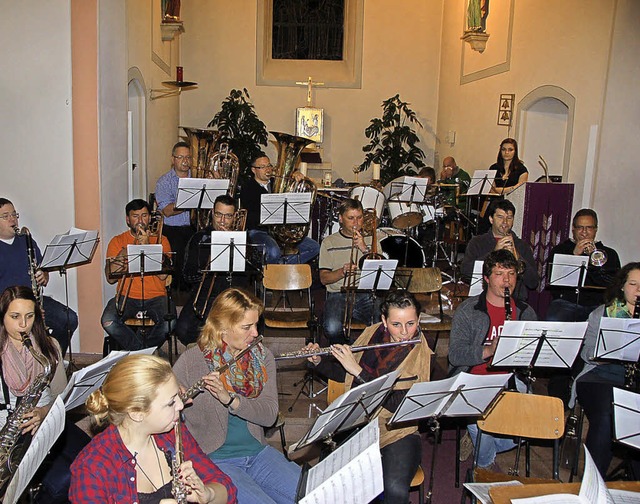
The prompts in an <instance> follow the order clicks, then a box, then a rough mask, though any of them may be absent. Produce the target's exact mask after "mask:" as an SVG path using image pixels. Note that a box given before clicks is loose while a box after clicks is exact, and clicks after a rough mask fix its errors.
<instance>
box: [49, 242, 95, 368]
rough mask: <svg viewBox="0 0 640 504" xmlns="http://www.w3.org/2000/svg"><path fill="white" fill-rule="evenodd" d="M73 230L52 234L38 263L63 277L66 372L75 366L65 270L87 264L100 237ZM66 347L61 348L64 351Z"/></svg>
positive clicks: (91, 258) (67, 281) (67, 280)
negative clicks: (66, 352)
mask: <svg viewBox="0 0 640 504" xmlns="http://www.w3.org/2000/svg"><path fill="white" fill-rule="evenodd" d="M74 231H79V232H73V233H72V231H71V230H69V231H68V232H67V233H65V234H61V235H56V236H54V238H53V240H51V243H50V244H49V245H47V246H46V247H45V249H44V255H43V256H42V261H41V263H40V269H42V270H43V271H58V272H59V273H60V276H61V277H63V278H64V302H65V306H66V315H67V317H66V318H67V339H68V341H69V344H68V349H69V368H68V370H67V373H70V372H72V371H73V369H74V368H76V365H75V362H74V360H73V350H72V349H71V337H72V336H73V334H71V328H70V327H69V279H68V277H67V270H68V269H69V268H76V267H78V266H83V265H85V264H89V263H90V262H91V261H92V260H93V255H94V254H95V252H96V249H97V248H98V242H99V241H100V238H99V236H98V231H82V230H79V229H78V230H74ZM65 350H66V349H64V348H63V349H62V351H63V352H64V351H65Z"/></svg>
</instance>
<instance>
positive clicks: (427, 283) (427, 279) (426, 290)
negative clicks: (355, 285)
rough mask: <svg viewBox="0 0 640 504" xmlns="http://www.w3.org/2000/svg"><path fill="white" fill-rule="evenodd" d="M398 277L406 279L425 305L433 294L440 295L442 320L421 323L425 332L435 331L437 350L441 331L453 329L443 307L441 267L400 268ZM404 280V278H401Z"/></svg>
mask: <svg viewBox="0 0 640 504" xmlns="http://www.w3.org/2000/svg"><path fill="white" fill-rule="evenodd" d="M398 272H399V275H397V277H398V278H400V279H404V280H405V281H407V282H408V285H402V287H404V288H405V289H407V290H408V291H409V292H411V293H412V294H413V295H414V296H415V297H416V299H417V300H418V301H419V302H420V304H422V305H423V307H424V306H425V305H426V304H427V303H428V302H429V300H430V299H431V298H432V296H433V294H437V296H438V317H439V318H440V322H434V323H423V324H420V329H422V330H423V331H424V332H435V342H434V344H433V351H434V352H435V351H436V348H437V346H438V339H439V337H440V333H441V332H449V331H451V316H450V315H447V314H445V313H444V310H443V308H442V274H441V273H440V268H398ZM401 282H402V280H401Z"/></svg>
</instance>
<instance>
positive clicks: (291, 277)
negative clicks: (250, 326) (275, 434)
mask: <svg viewBox="0 0 640 504" xmlns="http://www.w3.org/2000/svg"><path fill="white" fill-rule="evenodd" d="M311 284H312V277H311V266H309V265H308V264H267V265H266V266H265V267H264V273H263V279H262V285H263V290H262V295H263V301H264V304H265V310H264V323H265V326H267V327H271V328H274V329H308V330H309V336H308V337H307V341H311V342H314V343H315V342H316V341H317V329H318V321H317V319H316V316H315V310H314V304H313V298H312V297H311ZM268 292H271V293H272V295H273V298H274V299H273V300H272V302H271V303H270V304H269V306H267V293H268ZM305 293H306V301H304V300H303V301H302V302H301V303H298V302H296V303H293V304H292V297H293V296H294V295H298V294H299V295H300V296H301V297H302V298H304V297H305ZM294 304H295V305H298V304H301V305H302V306H294ZM316 379H317V378H316V375H315V371H314V370H309V371H307V372H306V373H305V376H304V378H303V379H302V381H301V382H297V383H294V384H293V385H294V387H297V386H298V385H300V389H299V391H298V394H297V395H296V397H295V399H294V400H293V402H292V403H291V406H289V412H291V411H293V406H294V405H295V403H296V401H297V400H298V399H299V398H300V396H301V395H303V394H304V395H306V396H307V397H309V398H310V399H313V398H315V397H317V396H318V395H319V394H321V393H323V392H324V391H325V390H326V386H323V387H322V388H321V390H314V383H315V381H316ZM322 385H324V384H322ZM315 407H316V406H315V404H311V405H309V416H311V411H312V409H313V408H315Z"/></svg>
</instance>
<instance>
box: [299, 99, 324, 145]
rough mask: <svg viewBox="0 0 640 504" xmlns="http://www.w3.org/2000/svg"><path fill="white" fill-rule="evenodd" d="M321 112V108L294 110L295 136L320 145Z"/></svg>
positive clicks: (321, 132)
mask: <svg viewBox="0 0 640 504" xmlns="http://www.w3.org/2000/svg"><path fill="white" fill-rule="evenodd" d="M323 112H324V110H323V109H321V108H315V107H299V108H297V109H296V135H297V136H300V137H304V138H308V139H310V140H313V141H314V142H315V143H322V137H323V128H324V121H323Z"/></svg>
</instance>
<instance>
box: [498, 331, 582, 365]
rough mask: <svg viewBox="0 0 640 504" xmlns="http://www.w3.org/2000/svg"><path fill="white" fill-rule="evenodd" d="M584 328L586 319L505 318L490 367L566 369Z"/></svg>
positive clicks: (576, 352) (574, 354) (573, 358)
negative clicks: (532, 319)
mask: <svg viewBox="0 0 640 504" xmlns="http://www.w3.org/2000/svg"><path fill="white" fill-rule="evenodd" d="M586 330H587V322H546V321H542V320H540V321H538V320H536V321H529V320H507V321H506V322H505V323H504V326H503V328H502V333H501V334H500V338H499V339H498V344H497V345H496V351H495V353H494V355H493V360H492V364H491V366H492V367H528V366H537V367H553V368H569V367H571V365H572V364H573V361H574V360H575V359H576V357H577V356H578V352H579V351H580V347H581V346H582V341H583V340H584V333H585V332H586Z"/></svg>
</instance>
